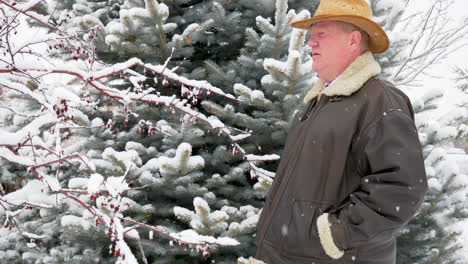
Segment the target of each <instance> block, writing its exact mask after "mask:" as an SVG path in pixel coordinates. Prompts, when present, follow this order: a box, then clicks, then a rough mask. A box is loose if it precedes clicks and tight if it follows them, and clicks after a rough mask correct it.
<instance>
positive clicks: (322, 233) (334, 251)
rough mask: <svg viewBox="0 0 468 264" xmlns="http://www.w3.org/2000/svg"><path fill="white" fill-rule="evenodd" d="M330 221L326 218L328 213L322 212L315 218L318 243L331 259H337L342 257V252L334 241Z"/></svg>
mask: <svg viewBox="0 0 468 264" xmlns="http://www.w3.org/2000/svg"><path fill="white" fill-rule="evenodd" d="M330 227H331V223H330V221H329V220H328V214H322V215H321V216H319V217H318V218H317V230H318V234H319V237H320V243H322V247H323V249H324V250H325V253H327V255H328V256H330V257H331V258H332V259H339V258H341V257H343V255H344V252H343V250H340V249H339V248H338V247H337V246H336V244H335V242H334V241H333V236H332V232H331V228H330Z"/></svg>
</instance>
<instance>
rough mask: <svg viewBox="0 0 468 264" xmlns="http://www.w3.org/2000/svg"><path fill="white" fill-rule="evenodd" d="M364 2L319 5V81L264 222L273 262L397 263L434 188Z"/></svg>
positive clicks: (265, 256)
mask: <svg viewBox="0 0 468 264" xmlns="http://www.w3.org/2000/svg"><path fill="white" fill-rule="evenodd" d="M371 17H372V11H371V8H370V7H369V5H368V4H367V2H366V1H365V0H322V1H321V3H320V6H319V8H318V10H317V12H316V14H315V16H314V17H313V18H310V19H306V20H302V21H297V22H295V23H293V24H292V26H293V27H296V28H303V29H310V31H311V37H310V41H309V43H308V44H309V45H310V47H311V48H312V56H313V64H312V68H313V70H314V71H315V72H317V73H318V76H319V79H320V80H318V81H317V83H316V84H315V86H314V87H313V88H312V89H311V90H310V91H309V92H308V93H307V95H306V96H305V99H304V101H305V103H306V105H305V106H304V108H303V110H302V111H300V112H299V113H298V114H296V116H295V117H294V121H293V124H292V127H291V129H290V131H289V133H288V138H287V140H286V145H285V149H284V152H283V155H282V159H281V162H280V165H279V167H278V169H277V173H276V177H275V180H274V182H273V185H272V186H271V189H270V193H269V196H268V197H267V200H266V202H265V206H264V209H263V212H262V214H261V217H260V219H259V223H258V228H257V232H258V238H259V242H258V250H257V254H256V258H257V259H259V260H262V261H264V262H265V263H268V264H286V263H299V264H301V263H308V264H311V263H315V264H325V263H326V264H330V263H340V264H343V263H359V264H394V263H396V244H395V236H396V234H397V232H398V229H399V228H400V227H401V226H402V225H404V224H406V223H407V222H408V221H409V220H410V218H411V217H412V216H413V215H414V214H415V212H416V211H417V210H418V208H419V207H420V205H421V203H422V201H423V196H424V194H425V192H426V190H427V182H426V175H425V170H424V161H423V157H422V154H421V145H420V142H419V139H418V133H417V129H416V127H415V124H414V114H413V110H412V106H411V104H410V101H409V100H408V98H407V97H406V96H405V95H404V94H403V93H402V92H401V91H399V90H398V89H396V88H395V87H394V86H393V85H392V84H390V83H388V82H386V81H383V80H381V79H379V78H377V77H376V76H377V75H378V74H379V73H380V72H381V69H380V66H379V64H378V63H377V62H376V61H375V60H374V57H373V55H372V53H381V52H384V51H385V50H387V49H388V47H389V40H388V37H387V35H386V34H385V31H384V30H383V29H382V28H381V27H380V26H379V25H378V24H376V23H375V22H373V21H372V20H371Z"/></svg>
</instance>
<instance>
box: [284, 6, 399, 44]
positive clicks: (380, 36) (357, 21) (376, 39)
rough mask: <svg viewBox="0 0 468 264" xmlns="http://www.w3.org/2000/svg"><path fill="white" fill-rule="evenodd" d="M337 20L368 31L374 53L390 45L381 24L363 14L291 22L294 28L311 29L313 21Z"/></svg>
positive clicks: (318, 17)
mask: <svg viewBox="0 0 468 264" xmlns="http://www.w3.org/2000/svg"><path fill="white" fill-rule="evenodd" d="M329 20H337V21H342V22H347V23H350V24H353V25H355V26H357V27H359V28H361V29H362V30H364V31H366V32H367V34H369V37H370V43H369V50H370V51H371V52H372V53H382V52H384V51H386V50H387V49H388V48H389V47H390V40H389V38H388V36H387V34H386V33H385V31H384V30H383V28H382V27H380V25H379V24H377V23H375V22H374V21H372V20H370V19H367V18H365V17H362V16H353V15H325V16H315V17H312V18H308V19H303V20H299V21H296V22H293V23H292V24H291V26H292V27H294V28H300V29H307V30H309V29H310V27H311V26H312V24H313V23H316V22H320V21H329Z"/></svg>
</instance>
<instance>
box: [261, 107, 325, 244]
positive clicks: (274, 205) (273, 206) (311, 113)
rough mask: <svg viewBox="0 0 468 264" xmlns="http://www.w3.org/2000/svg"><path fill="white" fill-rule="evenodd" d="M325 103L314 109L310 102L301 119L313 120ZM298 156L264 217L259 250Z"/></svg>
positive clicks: (302, 139)
mask: <svg viewBox="0 0 468 264" xmlns="http://www.w3.org/2000/svg"><path fill="white" fill-rule="evenodd" d="M326 101H327V100H326V99H325V100H318V101H317V102H316V103H315V104H314V106H315V107H311V105H312V102H311V104H310V105H309V107H308V109H307V111H306V114H305V115H304V116H303V117H304V118H305V119H307V118H308V117H309V116H311V118H312V119H313V118H315V116H316V115H317V113H318V112H319V110H320V109H321V108H322V107H323V106H324V105H325V103H326ZM305 119H304V120H305ZM301 121H303V120H302V117H301ZM312 122H313V121H312V120H311V121H309V124H308V126H307V128H306V130H308V129H309V127H310V124H311V123H312ZM304 138H305V137H304V136H303V137H302V138H301V140H298V141H297V142H298V143H297V144H296V146H297V145H298V144H299V145H298V146H301V145H302V142H303V141H304ZM301 151H302V149H301ZM300 154H301V152H299V153H298V154H297V155H296V156H295V157H294V160H293V161H292V163H290V164H291V166H288V168H287V169H288V170H287V173H288V174H287V175H286V177H285V178H283V181H282V182H281V184H280V187H279V188H278V194H275V198H274V200H273V201H272V203H271V210H270V212H269V214H268V215H267V216H266V217H265V225H264V227H263V228H262V230H261V233H260V236H259V248H261V247H262V245H263V241H264V238H265V233H266V230H267V229H268V226H269V225H270V223H271V219H272V218H273V215H274V214H275V212H276V209H277V207H278V203H279V201H280V200H281V197H282V196H283V193H284V191H285V189H286V185H287V183H288V181H289V179H290V176H291V174H292V171H293V167H294V165H296V161H297V159H298V158H299V156H300Z"/></svg>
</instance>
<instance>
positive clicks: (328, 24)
mask: <svg viewBox="0 0 468 264" xmlns="http://www.w3.org/2000/svg"><path fill="white" fill-rule="evenodd" d="M337 26H338V21H335V20H327V21H319V22H315V23H312V25H310V30H311V31H312V30H314V29H318V28H321V29H323V28H333V27H337Z"/></svg>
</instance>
